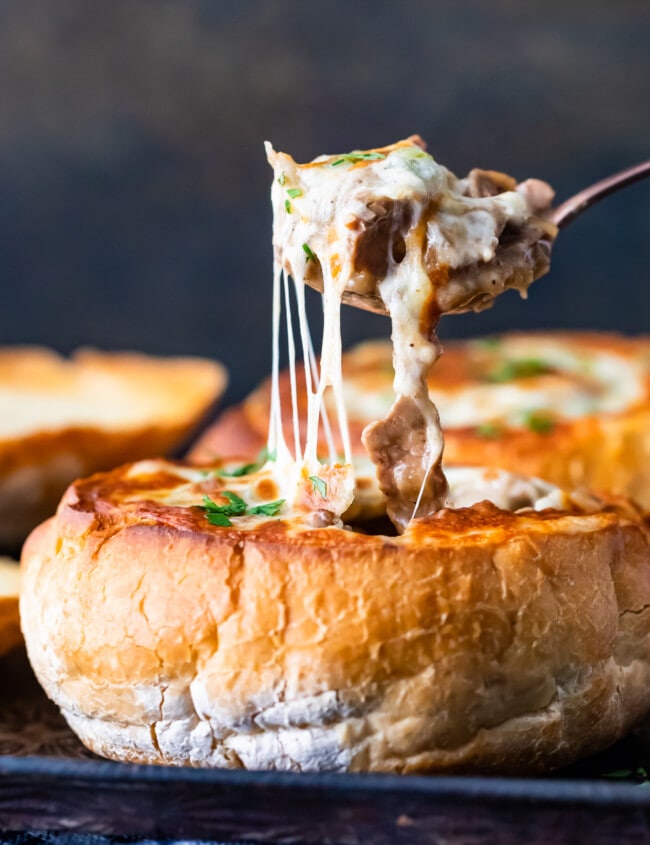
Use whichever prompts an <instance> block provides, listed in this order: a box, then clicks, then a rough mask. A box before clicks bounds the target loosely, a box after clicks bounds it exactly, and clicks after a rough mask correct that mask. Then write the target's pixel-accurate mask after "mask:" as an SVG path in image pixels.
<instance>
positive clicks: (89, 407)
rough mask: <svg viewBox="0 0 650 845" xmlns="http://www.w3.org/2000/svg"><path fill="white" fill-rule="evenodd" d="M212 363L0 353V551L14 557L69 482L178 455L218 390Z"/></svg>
mask: <svg viewBox="0 0 650 845" xmlns="http://www.w3.org/2000/svg"><path fill="white" fill-rule="evenodd" d="M225 380H226V377H225V371H224V369H223V368H222V367H221V366H220V365H219V364H217V363H214V362H211V361H208V360H200V359H196V358H155V357H152V356H146V355H140V354H136V353H103V352H98V351H94V350H90V349H81V350H78V351H77V352H75V353H74V354H73V355H72V356H71V357H70V358H69V359H68V358H64V357H62V356H60V355H58V354H56V353H55V352H52V351H50V350H47V349H43V348H37V347H15V348H5V349H2V350H0V408H1V409H2V410H1V411H0V549H1V548H4V549H7V550H9V549H16V550H18V549H19V546H20V543H21V542H22V541H23V540H24V538H25V537H26V536H27V534H28V533H29V531H30V530H31V529H32V528H33V527H34V526H35V525H37V524H38V523H39V522H40V521H42V520H43V519H45V518H46V517H47V516H50V515H51V514H52V513H54V510H55V509H56V505H57V503H58V501H59V499H60V498H61V495H62V494H63V492H64V491H65V489H66V487H67V486H68V484H70V482H71V481H73V480H74V479H75V478H78V477H80V476H83V475H87V474H88V473H90V472H94V471H96V470H100V469H109V468H110V467H112V466H117V465H118V464H120V463H124V462H125V461H129V460H135V459H137V458H141V457H146V456H150V455H157V454H163V453H167V452H168V451H169V450H170V449H172V448H174V447H175V446H177V445H179V444H180V443H181V442H182V441H183V440H184V438H185V437H187V435H188V434H189V433H190V431H192V430H193V429H194V427H195V426H196V424H197V423H198V422H199V420H200V419H201V418H202V417H203V415H204V414H205V413H206V412H207V410H208V409H209V408H210V407H211V406H212V404H213V403H214V402H215V400H216V399H217V398H218V396H219V395H220V394H221V392H222V391H223V389H224V386H225Z"/></svg>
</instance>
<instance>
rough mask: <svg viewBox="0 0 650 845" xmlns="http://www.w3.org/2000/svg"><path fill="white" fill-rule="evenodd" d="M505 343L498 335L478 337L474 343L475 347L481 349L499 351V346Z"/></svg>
mask: <svg viewBox="0 0 650 845" xmlns="http://www.w3.org/2000/svg"><path fill="white" fill-rule="evenodd" d="M502 343H503V340H502V338H500V337H498V336H497V335H490V336H489V337H477V338H476V339H475V340H473V341H472V344H473V345H474V346H477V347H478V348H479V349H498V347H499V346H501V344H502Z"/></svg>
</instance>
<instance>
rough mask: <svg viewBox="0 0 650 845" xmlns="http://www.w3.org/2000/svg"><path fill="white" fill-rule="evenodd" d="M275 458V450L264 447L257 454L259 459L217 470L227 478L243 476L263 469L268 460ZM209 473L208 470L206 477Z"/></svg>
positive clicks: (218, 473)
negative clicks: (232, 467)
mask: <svg viewBox="0 0 650 845" xmlns="http://www.w3.org/2000/svg"><path fill="white" fill-rule="evenodd" d="M274 460H275V451H273V452H269V450H268V449H267V448H266V447H264V449H262V451H261V452H260V453H259V455H258V456H257V460H256V461H254V462H253V463H251V464H242V465H241V466H239V467H235V468H234V469H230V470H227V469H218V470H215V472H216V474H217V475H222V476H225V477H226V478H241V476H242V475H252V473H254V472H257V471H258V470H260V469H262V467H263V466H264V464H265V463H266V462H267V461H274ZM207 475H208V473H207V472H206V473H205V475H204V477H206V476H207Z"/></svg>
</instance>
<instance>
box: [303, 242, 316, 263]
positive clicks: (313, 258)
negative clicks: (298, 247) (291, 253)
mask: <svg viewBox="0 0 650 845" xmlns="http://www.w3.org/2000/svg"><path fill="white" fill-rule="evenodd" d="M302 251H303V252H304V253H305V255H306V256H307V261H313V262H314V264H315V263H316V256H315V255H314V253H313V252H312V251H311V247H310V246H309V244H303V245H302Z"/></svg>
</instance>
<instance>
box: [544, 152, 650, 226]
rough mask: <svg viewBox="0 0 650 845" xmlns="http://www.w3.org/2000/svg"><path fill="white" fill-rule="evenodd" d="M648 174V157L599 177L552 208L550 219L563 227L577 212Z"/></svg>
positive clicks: (649, 168) (649, 163)
mask: <svg viewBox="0 0 650 845" xmlns="http://www.w3.org/2000/svg"><path fill="white" fill-rule="evenodd" d="M648 176H650V159H649V160H648V161H642V162H641V164H636V165H635V166H634V167H628V168H627V169H626V170H621V171H620V173H615V174H614V175H613V176H608V177H607V178H606V179H601V180H600V182H596V184H595V185H590V187H588V188H585V189H584V190H583V191H580V192H579V193H577V194H575V195H574V196H572V197H570V198H569V199H568V200H566V201H565V202H563V203H562V205H558V207H557V208H554V209H553V211H552V213H551V217H550V219H551V220H552V221H553V223H555V225H556V226H557V227H558V228H559V229H564V227H565V226H567V225H568V224H569V223H570V222H571V221H572V220H575V219H576V217H577V216H578V215H579V214H582V212H583V211H585V210H586V209H587V208H590V207H591V206H592V205H594V204H595V203H597V202H598V201H599V200H602V199H604V198H605V197H607V196H609V195H610V194H613V193H614V192H615V191H619V190H620V189H621V188H625V187H626V186H627V185H631V184H632V183H633V182H639V181H640V180H641V179H646V178H647V177H648Z"/></svg>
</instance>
